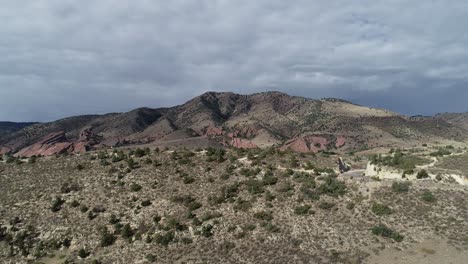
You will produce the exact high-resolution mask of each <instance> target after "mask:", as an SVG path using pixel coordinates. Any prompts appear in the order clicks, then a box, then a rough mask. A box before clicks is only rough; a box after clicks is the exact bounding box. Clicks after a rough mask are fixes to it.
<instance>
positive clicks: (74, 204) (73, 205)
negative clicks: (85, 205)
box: [70, 200, 80, 208]
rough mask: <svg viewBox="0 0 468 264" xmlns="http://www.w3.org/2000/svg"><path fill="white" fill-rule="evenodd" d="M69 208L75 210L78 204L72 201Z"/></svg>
mask: <svg viewBox="0 0 468 264" xmlns="http://www.w3.org/2000/svg"><path fill="white" fill-rule="evenodd" d="M70 206H71V207H72V208H76V207H78V206H80V203H79V202H78V201H77V200H73V201H72V202H71V203H70Z"/></svg>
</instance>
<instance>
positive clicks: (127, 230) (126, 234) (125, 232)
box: [120, 224, 134, 239]
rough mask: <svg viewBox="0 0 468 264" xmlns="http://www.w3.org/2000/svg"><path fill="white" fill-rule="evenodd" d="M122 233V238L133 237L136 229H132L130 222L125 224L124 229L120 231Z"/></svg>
mask: <svg viewBox="0 0 468 264" xmlns="http://www.w3.org/2000/svg"><path fill="white" fill-rule="evenodd" d="M120 235H121V236H122V238H127V239H128V238H131V237H132V236H133V235H134V231H133V229H132V227H131V226H130V224H125V225H124V226H123V228H122V230H121V231H120Z"/></svg>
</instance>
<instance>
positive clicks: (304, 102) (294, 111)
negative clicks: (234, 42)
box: [0, 91, 468, 154]
mask: <svg viewBox="0 0 468 264" xmlns="http://www.w3.org/2000/svg"><path fill="white" fill-rule="evenodd" d="M467 116H468V114H466V113H459V114H438V115H435V116H432V117H422V116H416V117H409V116H405V115H401V114H398V113H395V112H392V111H389V110H386V109H381V108H371V107H366V106H361V105H357V104H353V103H351V102H349V101H346V100H342V99H335V98H323V99H311V98H305V97H300V96H290V95H288V94H286V93H283V92H276V91H271V92H263V93H254V94H249V95H243V94H236V93H232V92H206V93H204V94H202V95H200V96H197V97H195V98H193V99H191V100H189V101H187V102H185V103H183V104H180V105H176V106H173V107H163V108H149V107H141V108H136V109H134V110H131V111H129V112H122V113H109V114H103V115H83V116H72V117H67V118H63V119H59V120H56V121H52V122H46V123H34V124H30V125H28V126H25V127H22V128H21V129H17V130H14V131H12V132H11V133H6V134H3V135H2V134H0V147H2V149H3V151H2V152H3V154H4V153H5V152H13V153H14V152H18V151H20V150H23V149H25V148H27V147H30V146H32V145H34V144H36V143H38V142H40V141H41V140H42V139H44V137H47V135H49V134H51V133H57V132H63V133H64V137H59V138H61V140H62V141H63V140H65V141H67V142H71V143H73V142H80V143H83V144H84V146H85V147H84V148H80V149H84V150H91V149H99V148H105V147H117V146H125V145H135V144H163V142H164V140H167V139H168V138H171V140H180V141H181V142H183V140H184V139H188V138H196V137H203V138H204V142H205V143H206V142H207V141H206V140H205V139H209V141H211V142H213V143H219V144H222V145H224V146H231V147H266V146H277V147H282V148H283V149H288V148H291V149H293V150H296V151H301V152H317V151H323V150H330V149H337V148H344V150H358V149H365V148H369V147H377V146H379V145H392V144H393V145H396V146H397V145H399V144H400V143H408V142H412V143H417V142H422V141H444V140H447V141H450V140H455V141H461V142H464V141H465V140H466V139H467V138H468V117H467ZM0 131H1V130H0ZM183 131H185V132H183ZM86 138H94V140H93V142H88V140H87V139H86ZM97 138H99V140H97ZM338 141H340V142H338ZM41 142H42V141H41ZM343 142H344V143H343ZM91 143H92V144H91ZM338 143H339V144H338ZM288 144H289V145H288ZM182 145H183V144H182ZM53 146H54V143H52V144H51V145H50V146H45V147H46V148H47V147H53ZM37 147H38V146H36V149H37ZM57 151H59V152H61V151H62V152H66V151H68V150H66V149H64V150H60V149H59V150H57ZM25 152H27V153H29V152H28V151H24V150H23V151H22V153H25ZM48 153H49V152H48ZM37 154H40V153H37Z"/></svg>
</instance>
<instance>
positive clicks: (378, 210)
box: [371, 203, 392, 215]
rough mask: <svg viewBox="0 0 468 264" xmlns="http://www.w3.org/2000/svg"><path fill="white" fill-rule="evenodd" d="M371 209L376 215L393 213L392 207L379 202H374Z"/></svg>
mask: <svg viewBox="0 0 468 264" xmlns="http://www.w3.org/2000/svg"><path fill="white" fill-rule="evenodd" d="M371 210H372V212H373V213H374V214H376V215H389V214H391V213H392V209H390V207H388V206H386V205H384V204H379V203H374V204H373V205H372V207H371Z"/></svg>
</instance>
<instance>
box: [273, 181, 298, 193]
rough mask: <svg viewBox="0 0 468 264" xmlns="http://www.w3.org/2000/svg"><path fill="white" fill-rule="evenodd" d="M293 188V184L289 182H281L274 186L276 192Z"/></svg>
mask: <svg viewBox="0 0 468 264" xmlns="http://www.w3.org/2000/svg"><path fill="white" fill-rule="evenodd" d="M292 190H294V186H293V185H292V184H291V183H290V182H282V183H280V184H278V186H277V187H276V191H278V192H289V191H292Z"/></svg>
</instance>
